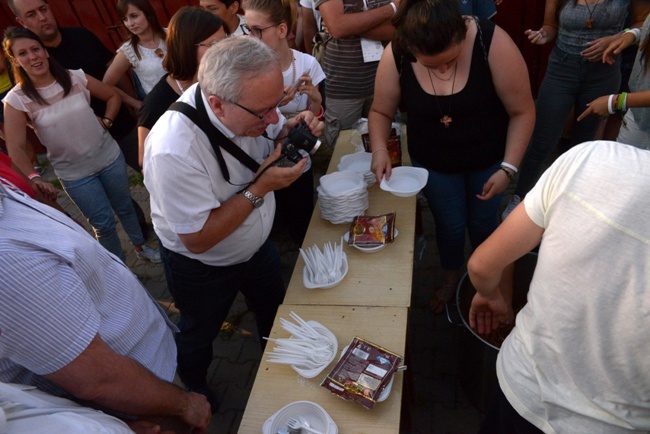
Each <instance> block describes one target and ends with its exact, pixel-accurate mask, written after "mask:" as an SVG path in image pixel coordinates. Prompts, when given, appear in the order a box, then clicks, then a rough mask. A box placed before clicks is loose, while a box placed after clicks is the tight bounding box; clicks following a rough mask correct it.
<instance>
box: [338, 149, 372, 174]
mask: <svg viewBox="0 0 650 434" xmlns="http://www.w3.org/2000/svg"><path fill="white" fill-rule="evenodd" d="M371 163H372V154H371V153H370V152H356V153H354V154H348V155H344V156H342V157H341V160H340V162H339V164H338V166H337V167H338V169H339V170H351V171H353V172H357V173H361V174H362V175H363V174H365V173H366V172H369V171H370V164H371Z"/></svg>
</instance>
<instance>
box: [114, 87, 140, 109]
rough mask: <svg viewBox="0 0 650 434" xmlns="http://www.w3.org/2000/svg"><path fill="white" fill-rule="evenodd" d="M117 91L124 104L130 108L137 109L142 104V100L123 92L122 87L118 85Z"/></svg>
mask: <svg viewBox="0 0 650 434" xmlns="http://www.w3.org/2000/svg"><path fill="white" fill-rule="evenodd" d="M115 89H117V93H119V94H120V98H122V102H123V103H124V104H126V105H128V106H129V107H131V108H134V109H135V110H139V109H140V107H141V106H142V101H140V100H139V99H137V98H134V97H132V96H131V95H129V94H128V93H126V92H124V91H123V90H122V89H120V88H119V87H116V88H115Z"/></svg>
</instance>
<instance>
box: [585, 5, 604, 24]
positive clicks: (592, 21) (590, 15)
mask: <svg viewBox="0 0 650 434" xmlns="http://www.w3.org/2000/svg"><path fill="white" fill-rule="evenodd" d="M599 4H600V3H599V2H598V1H596V3H594V8H593V9H591V8H590V7H589V2H588V1H587V0H585V6H586V7H587V11H589V18H587V19H586V20H585V22H586V23H587V28H588V29H593V28H594V23H595V22H596V20H594V19H593V18H592V17H593V15H594V11H595V10H596V8H597V7H598V5H599Z"/></svg>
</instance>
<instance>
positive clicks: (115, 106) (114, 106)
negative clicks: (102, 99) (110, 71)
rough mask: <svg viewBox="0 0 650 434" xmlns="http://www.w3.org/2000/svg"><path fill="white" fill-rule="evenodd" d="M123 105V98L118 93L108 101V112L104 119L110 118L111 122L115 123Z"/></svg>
mask: <svg viewBox="0 0 650 434" xmlns="http://www.w3.org/2000/svg"><path fill="white" fill-rule="evenodd" d="M121 105H122V98H121V97H120V95H119V94H118V93H115V94H114V95H113V96H111V97H110V98H109V99H108V100H107V101H106V112H105V113H104V117H107V118H109V119H110V120H111V121H115V119H116V118H117V114H118V113H119V111H120V106H121Z"/></svg>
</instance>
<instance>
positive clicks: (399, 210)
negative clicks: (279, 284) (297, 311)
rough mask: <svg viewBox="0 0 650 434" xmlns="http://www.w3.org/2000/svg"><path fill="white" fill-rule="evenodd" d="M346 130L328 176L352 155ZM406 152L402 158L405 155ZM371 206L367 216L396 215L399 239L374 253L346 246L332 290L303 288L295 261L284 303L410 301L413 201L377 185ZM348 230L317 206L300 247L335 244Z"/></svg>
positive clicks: (386, 303) (392, 303)
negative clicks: (343, 270) (341, 275)
mask: <svg viewBox="0 0 650 434" xmlns="http://www.w3.org/2000/svg"><path fill="white" fill-rule="evenodd" d="M349 137H350V132H349V131H342V132H341V136H340V138H339V141H338V143H337V145H336V148H335V150H334V153H333V155H332V160H331V162H330V165H329V169H328V173H331V172H333V171H336V170H337V167H336V166H337V165H338V163H339V160H340V158H341V157H342V156H343V155H347V154H350V153H353V152H355V148H354V147H353V146H352V145H351V144H350V143H349ZM402 146H403V148H404V155H405V157H404V160H405V161H408V156H407V153H406V149H405V144H404V143H403V144H402ZM368 199H369V208H368V210H367V211H366V213H365V214H366V215H380V214H387V213H390V212H393V211H395V212H396V220H395V221H396V225H395V227H396V228H397V230H398V232H399V235H398V236H397V237H396V238H395V241H394V242H393V243H392V244H389V245H388V246H387V247H386V248H385V249H383V250H381V251H379V252H376V253H363V252H361V251H359V250H357V249H355V248H354V247H352V246H347V245H345V246H344V251H345V252H346V254H347V257H348V265H349V267H348V268H349V270H348V274H347V276H346V277H345V279H343V281H342V282H341V283H340V284H339V285H337V286H335V287H334V288H330V289H307V288H305V286H304V284H303V278H302V274H303V269H304V266H305V263H304V261H303V259H302V257H298V260H297V262H296V266H295V268H294V270H293V274H292V276H291V281H290V283H289V286H288V288H287V294H286V296H285V299H284V303H286V304H316V305H345V306H403V307H408V306H409V305H410V300H411V286H412V281H413V246H414V239H415V212H416V197H415V196H411V197H397V196H394V195H392V194H391V193H388V192H386V191H383V190H381V189H380V188H379V185H378V184H375V185H373V186H371V187H369V189H368ZM349 228H350V224H349V223H344V224H338V225H335V224H332V223H330V222H329V221H327V220H324V219H323V218H322V217H321V211H320V206H319V205H318V204H316V207H315V208H314V213H313V215H312V219H311V222H310V224H309V228H308V230H307V234H306V235H305V239H304V241H303V248H306V247H310V246H313V245H314V244H316V245H318V247H319V248H320V249H321V250H322V249H323V244H325V243H327V242H332V243H334V242H336V243H339V242H340V239H341V237H342V236H343V234H344V233H345V232H347V231H348V230H349Z"/></svg>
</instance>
